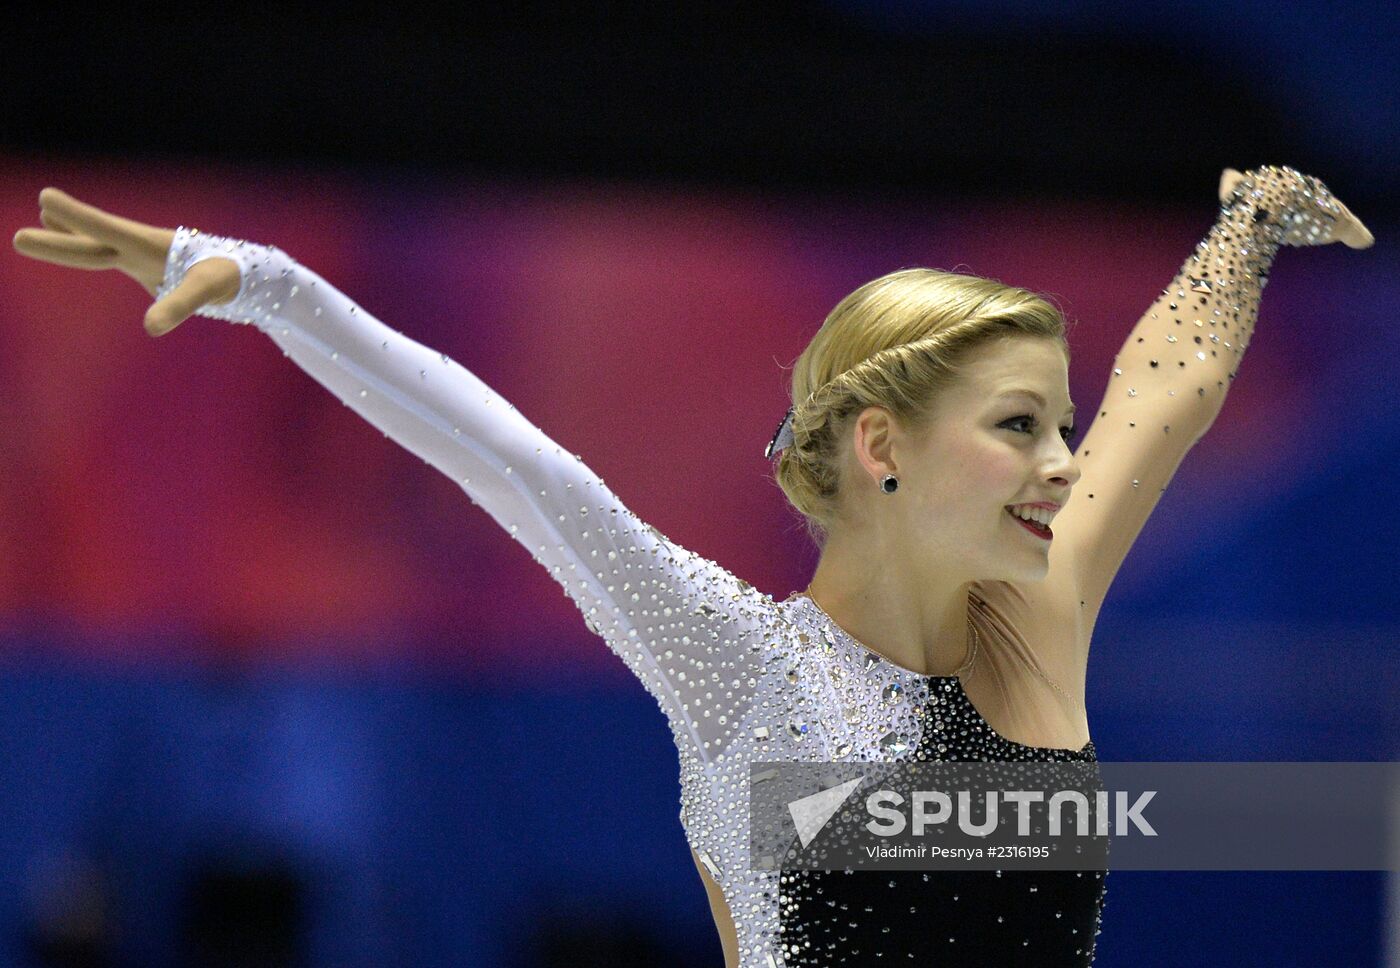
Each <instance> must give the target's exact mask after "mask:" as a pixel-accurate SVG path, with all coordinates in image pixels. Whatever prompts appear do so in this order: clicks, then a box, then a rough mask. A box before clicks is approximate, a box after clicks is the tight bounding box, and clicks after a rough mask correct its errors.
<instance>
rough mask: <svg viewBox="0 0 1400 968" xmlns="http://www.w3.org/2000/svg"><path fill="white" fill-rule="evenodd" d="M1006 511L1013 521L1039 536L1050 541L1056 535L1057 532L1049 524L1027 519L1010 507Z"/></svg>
mask: <svg viewBox="0 0 1400 968" xmlns="http://www.w3.org/2000/svg"><path fill="white" fill-rule="evenodd" d="M1006 513H1007V514H1008V515H1010V516H1011V519H1012V520H1013V521H1015V522H1016V523H1017V524H1019V525H1020V526H1021V527H1023V528H1025V529H1026V530H1027V531H1029V532H1030V533H1031V534H1033V535H1035V536H1036V537H1037V538H1041V539H1043V540H1045V541H1049V540H1050V539H1051V538H1053V537H1055V532H1053V531H1051V530H1050V527H1049V525H1044V524H1041V523H1040V522H1039V521H1027V520H1026V519H1025V518H1023V517H1021V516H1020V515H1019V514H1017V513H1016V512H1015V511H1012V510H1011V508H1009V507H1008V508H1007V509H1006Z"/></svg>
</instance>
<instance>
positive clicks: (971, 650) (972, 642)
mask: <svg viewBox="0 0 1400 968" xmlns="http://www.w3.org/2000/svg"><path fill="white" fill-rule="evenodd" d="M802 594H803V595H805V596H806V597H807V601H809V602H811V603H812V604H813V605H815V606H816V609H817V611H819V612H821V613H822V614H823V615H825V616H826V620H827V621H828V622H830V623H831V624H832V625H834V626H836V628H837V629H840V631H841V634H842V635H844V636H846V638H848V639H850V640H851V641H852V642H854V643H855V644H856V645H858V646H860V647H861V648H862V649H864V650H865V651H867V652H869V653H870V654H871V655H876V656H880V658H882V659H884V660H885V661H886V662H890V661H891V660H889V659H888V658H886V657H885V656H883V655H881V654H880V653H879V652H876V651H875V650H874V649H872V648H871V647H870V646H868V645H866V644H865V643H864V642H862V641H861V640H860V639H858V638H856V637H855V636H854V635H852V634H851V633H850V632H847V631H846V630H845V629H843V628H841V626H840V624H839V623H838V622H837V621H836V619H834V618H832V617H831V615H830V614H828V613H827V610H826V609H824V608H822V607H821V604H820V603H819V602H818V601H817V600H816V599H815V598H813V597H812V586H811V585H810V584H808V585H807V587H806V588H804V589H803V590H802ZM967 632H968V647H967V658H966V659H964V660H963V664H962V665H960V666H958V667H957V668H956V669H954V670H953V674H952V677H953V678H955V679H956V678H960V677H961V676H962V674H963V673H964V672H967V671H968V670H970V669H971V668H972V663H973V662H974V661H975V660H976V659H977V645H978V642H979V641H980V639H979V636H978V635H977V626H975V625H973V624H972V615H971V613H970V612H969V614H968V616H967ZM891 664H895V663H891ZM910 671H912V670H910ZM928 678H930V679H940V678H943V677H942V676H929V677H928ZM1051 685H1054V683H1051ZM1057 688H1058V687H1057Z"/></svg>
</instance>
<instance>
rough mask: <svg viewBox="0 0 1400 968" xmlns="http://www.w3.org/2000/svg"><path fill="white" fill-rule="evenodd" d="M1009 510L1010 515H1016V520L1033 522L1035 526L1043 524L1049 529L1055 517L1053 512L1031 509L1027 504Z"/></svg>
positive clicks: (1043, 509)
mask: <svg viewBox="0 0 1400 968" xmlns="http://www.w3.org/2000/svg"><path fill="white" fill-rule="evenodd" d="M1010 510H1011V513H1012V514H1014V515H1016V516H1017V517H1018V518H1024V519H1025V520H1027V521H1034V522H1036V523H1037V524H1043V525H1045V526H1046V527H1049V525H1050V522H1051V521H1052V520H1053V519H1054V517H1055V512H1054V511H1051V510H1048V509H1046V508H1033V507H1031V506H1029V505H1027V504H1018V505H1016V506H1015V507H1012V508H1011V509H1010Z"/></svg>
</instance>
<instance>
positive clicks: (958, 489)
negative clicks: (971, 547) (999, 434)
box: [931, 442, 1025, 514]
mask: <svg viewBox="0 0 1400 968" xmlns="http://www.w3.org/2000/svg"><path fill="white" fill-rule="evenodd" d="M940 462H941V469H940V471H935V472H934V476H933V477H932V480H935V481H937V482H938V486H937V487H936V488H935V489H934V493H933V495H931V497H932V500H933V501H934V502H936V503H937V504H938V505H940V506H942V507H943V508H944V509H946V510H948V511H950V512H954V513H958V514H966V513H968V512H970V511H976V510H979V509H982V508H987V507H992V506H996V507H1000V506H1001V505H1003V504H1005V503H1007V502H1009V501H1011V500H1013V499H1014V498H1015V497H1016V496H1017V495H1018V494H1020V493H1022V492H1023V491H1024V490H1025V488H1024V487H1023V486H1022V476H1023V469H1022V467H1021V465H1020V463H1019V461H1018V460H1017V458H1016V455H1015V454H1014V453H1011V452H1009V451H1008V450H1007V449H1006V448H1004V447H996V446H994V445H990V444H988V443H981V444H980V445H979V444H977V443H974V442H968V443H964V444H961V445H959V446H956V447H950V448H948V449H947V450H946V451H945V452H944V454H943V456H942V457H941V458H940Z"/></svg>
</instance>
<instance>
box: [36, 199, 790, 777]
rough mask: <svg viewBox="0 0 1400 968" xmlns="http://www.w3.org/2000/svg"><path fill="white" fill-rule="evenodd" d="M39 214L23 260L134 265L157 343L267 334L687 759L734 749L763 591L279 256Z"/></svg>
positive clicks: (81, 216) (88, 217)
mask: <svg viewBox="0 0 1400 968" xmlns="http://www.w3.org/2000/svg"><path fill="white" fill-rule="evenodd" d="M41 202H42V203H43V204H44V206H45V207H44V210H43V221H44V225H45V227H46V228H45V229H43V230H40V229H26V230H23V231H22V232H20V233H19V235H17V236H16V239H15V244H16V247H17V248H19V249H20V251H21V252H25V253H26V254H29V255H33V256H35V257H36V258H43V259H46V260H47V261H52V262H58V263H60V264H63V265H74V266H80V267H84V268H107V267H112V268H120V269H122V270H123V271H126V272H127V273H128V274H129V275H131V276H133V278H136V279H138V281H140V282H142V284H143V285H144V286H145V287H146V288H147V290H148V291H150V292H152V293H153V295H154V296H155V297H156V303H155V305H154V306H153V307H152V309H151V310H150V311H148V313H147V320H146V326H147V330H148V331H149V332H152V333H153V334H157V335H158V334H159V333H162V332H168V331H169V330H170V329H173V328H174V326H176V325H179V323H180V321H181V320H182V319H184V318H185V316H186V315H188V314H189V313H191V312H198V313H199V314H200V315H205V316H209V317H212V318H215V319H223V320H227V321H230V322H236V323H248V324H252V325H254V326H256V327H257V328H258V329H260V330H262V331H263V332H264V333H266V334H267V335H268V336H269V337H270V338H271V339H272V340H273V341H274V342H276V343H277V345H278V346H279V347H281V349H282V351H283V352H284V353H285V354H286V355H287V356H288V357H289V358H291V359H292V360H293V361H294V362H296V363H297V365H299V366H300V367H301V368H302V369H304V370H305V371H306V372H307V373H308V374H310V375H311V376H312V377H313V378H315V379H316V380H317V381H318V382H320V383H321V384H322V385H323V386H325V387H326V388H327V389H329V390H330V391H331V392H332V393H334V394H335V395H336V396H337V397H338V398H339V399H340V400H342V401H343V402H344V403H345V404H346V405H348V406H349V407H351V408H352V409H353V410H355V412H356V413H358V414H360V415H361V416H362V417H364V418H365V419H366V420H367V421H369V422H370V423H371V424H373V425H374V426H375V427H377V428H378V429H380V430H382V431H383V432H384V433H385V434H386V435H387V436H389V437H391V438H393V439H394V440H395V441H396V442H398V443H399V444H401V445H403V446H404V447H405V448H407V449H408V450H409V451H411V452H412V453H414V454H415V455H417V456H418V457H421V458H422V459H423V460H424V461H426V462H427V463H429V464H431V465H432V466H434V467H436V468H437V469H438V470H440V471H442V473H444V474H446V475H448V476H449V477H450V478H451V479H452V480H453V481H454V482H456V483H457V485H458V486H459V487H461V488H462V489H463V490H464V491H465V492H466V493H467V495H468V496H469V497H470V499H471V500H472V501H473V502H474V503H476V504H478V505H480V506H481V507H482V508H484V509H485V510H486V511H487V513H489V514H490V515H491V516H492V517H493V518H494V519H495V520H496V521H497V522H498V523H499V524H500V525H501V527H502V528H504V529H505V530H506V531H507V532H508V533H509V534H510V535H511V536H512V537H513V538H515V539H516V540H517V541H519V542H520V543H521V544H522V545H524V546H525V548H526V549H527V550H528V551H529V552H530V553H531V555H532V556H534V558H535V560H537V561H538V562H540V564H542V565H544V566H545V567H546V568H547V569H548V570H549V572H550V574H551V575H552V576H553V577H554V579H555V580H556V581H557V582H559V584H560V585H561V586H562V587H563V590H564V592H565V593H566V594H567V595H568V596H569V597H570V598H571V599H573V600H574V602H575V603H576V604H577V605H578V607H579V609H580V611H581V612H582V613H583V616H584V620H585V622H586V623H587V625H588V627H589V628H590V629H591V630H592V631H593V632H595V633H596V634H598V635H600V636H601V637H602V638H603V639H604V640H605V641H606V642H607V643H608V645H609V646H610V647H611V648H612V649H613V650H614V651H615V652H617V653H618V655H619V656H621V657H622V659H623V660H624V661H625V662H626V663H627V665H628V666H629V667H630V668H631V669H632V671H633V672H634V673H635V674H636V675H637V676H638V678H640V679H641V681H642V682H643V684H644V685H645V686H646V687H647V689H648V690H649V691H650V692H651V693H652V695H653V696H654V697H655V698H656V699H657V701H658V703H659V704H660V705H661V707H662V709H663V711H665V713H666V714H667V716H668V719H669V720H670V723H671V727H672V730H673V732H674V733H675V736H676V740H677V743H678V745H679V746H680V747H681V748H682V750H684V751H688V752H689V753H691V754H693V755H694V756H695V757H697V758H698V759H700V760H701V761H702V762H703V761H707V760H709V759H710V758H711V757H712V756H713V755H714V754H715V753H718V752H719V751H720V750H722V749H723V748H724V747H725V746H726V745H727V744H728V742H729V740H730V739H731V738H732V736H733V731H734V730H735V729H736V728H737V727H738V725H739V720H740V716H739V715H738V713H739V712H740V711H741V710H742V709H743V708H744V707H745V706H747V704H748V695H749V692H750V690H751V683H752V681H753V677H754V675H755V673H756V672H757V670H758V669H759V668H760V667H761V663H762V656H761V655H760V654H759V642H760V638H761V637H760V635H759V634H758V633H759V630H760V628H761V624H760V622H759V615H760V613H761V610H762V599H763V596H761V595H760V594H759V593H758V592H757V591H756V590H755V589H753V588H752V586H750V585H749V584H748V583H747V582H744V581H741V580H740V579H738V578H736V577H735V576H733V575H732V574H730V573H729V572H727V571H726V570H724V569H723V568H721V567H720V566H718V565H716V564H715V563H714V562H712V561H709V560H707V559H704V558H701V557H700V556H698V555H695V554H693V553H691V552H689V551H686V550H685V549H684V548H681V547H679V546H678V545H676V544H675V543H673V542H671V541H670V540H669V539H667V538H666V537H665V536H664V535H662V534H661V533H660V532H658V531H657V530H656V529H655V528H652V527H650V526H649V525H647V524H646V523H645V522H643V521H641V520H639V519H638V518H637V517H636V515H634V514H633V513H632V512H631V511H630V510H628V509H627V507H626V506H625V505H624V504H623V503H622V502H621V501H620V500H619V499H618V498H617V497H616V495H614V494H613V493H612V491H611V490H610V489H609V488H608V487H607V486H606V485H605V484H604V483H603V481H602V479H601V478H599V477H598V476H597V475H596V474H594V473H593V472H592V471H591V470H590V469H589V468H588V467H587V466H586V465H585V464H584V463H583V462H582V461H581V460H580V459H579V458H578V457H576V456H575V455H573V454H571V453H569V452H568V451H566V450H564V449H563V448H562V447H560V446H559V445H558V444H556V443H555V442H554V441H553V440H551V439H550V438H549V437H547V436H546V435H545V434H544V433H543V432H542V431H540V430H539V428H537V427H536V426H535V425H534V424H532V423H531V422H530V421H529V420H527V419H526V418H525V417H524V416H522V415H521V414H520V413H519V412H518V411H517V410H516V409H515V407H513V406H512V405H511V404H510V403H509V402H508V401H506V400H505V399H504V398H503V397H501V396H500V395H499V394H497V393H496V392H495V391H493V390H492V389H491V388H490V387H488V386H487V385H486V384H485V383H484V382H482V381H481V380H480V379H479V378H478V377H477V376H476V375H475V374H473V373H471V372H470V371H469V370H467V369H465V368H464V367H462V366H461V365H459V364H458V363H456V362H454V361H453V360H451V359H449V358H448V357H447V356H446V355H445V354H442V353H438V352H436V351H434V350H432V349H429V348H428V347H426V346H423V345H421V344H419V343H417V342H415V341H413V340H412V339H409V338H408V337H406V336H404V335H403V334H402V333H400V332H397V331H396V330H394V329H391V328H390V327H388V326H386V325H384V324H383V323H381V322H380V321H379V320H377V319H375V318H374V317H373V316H371V315H370V314H369V313H367V312H365V311H364V310H363V309H362V308H360V307H359V306H357V305H356V304H355V303H354V302H353V301H352V300H351V299H350V298H348V297H347V296H346V295H344V294H343V293H342V292H340V291H339V290H338V289H336V288H335V287H334V286H332V285H331V284H330V283H328V282H327V281H326V280H325V279H323V278H321V277H320V276H319V275H317V274H316V273H315V272H314V271H312V270H311V269H309V268H307V267H306V266H303V265H301V264H300V263H298V262H297V261H296V260H295V259H293V258H292V257H291V256H289V255H288V254H287V253H285V252H283V251H282V250H281V249H278V248H276V247H273V246H263V245H257V244H254V243H251V242H245V241H240V240H237V239H228V238H223V237H219V236H211V235H206V234H204V233H201V232H199V231H197V230H195V229H185V228H181V229H178V230H175V231H174V232H171V231H170V230H167V229H157V228H155V227H152V226H145V225H141V224H140V223H133V222H129V221H127V220H123V219H118V218H117V217H115V216H112V215H110V214H108V213H105V212H102V211H100V210H98V209H94V208H92V207H91V206H86V205H83V204H82V203H80V202H78V201H77V200H76V199H72V198H70V197H68V196H65V195H63V194H62V193H57V192H53V190H46V192H45V193H44V194H41ZM154 253H158V258H157V257H156V255H154Z"/></svg>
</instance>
